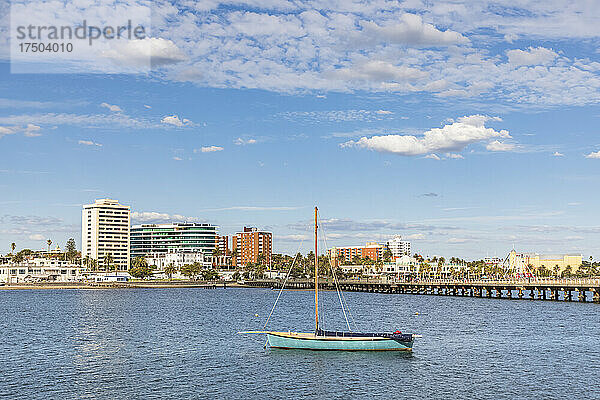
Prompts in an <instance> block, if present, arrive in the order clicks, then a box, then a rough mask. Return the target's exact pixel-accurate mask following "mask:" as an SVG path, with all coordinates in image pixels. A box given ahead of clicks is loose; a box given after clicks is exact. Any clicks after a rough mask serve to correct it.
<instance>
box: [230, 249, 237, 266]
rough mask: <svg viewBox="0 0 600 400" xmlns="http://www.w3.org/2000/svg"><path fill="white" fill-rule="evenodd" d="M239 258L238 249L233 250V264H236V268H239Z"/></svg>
mask: <svg viewBox="0 0 600 400" xmlns="http://www.w3.org/2000/svg"><path fill="white" fill-rule="evenodd" d="M237 256H238V252H237V249H233V250H231V264H235V265H236V266H237Z"/></svg>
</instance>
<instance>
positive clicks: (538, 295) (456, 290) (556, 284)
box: [245, 278, 600, 303]
mask: <svg viewBox="0 0 600 400" xmlns="http://www.w3.org/2000/svg"><path fill="white" fill-rule="evenodd" d="M282 283H283V282H282V281H280V280H257V281H248V282H245V285H247V286H252V287H267V288H273V289H278V288H281V285H282ZM285 287H286V289H312V288H314V281H312V280H290V281H288V282H287V283H286V285H285ZM338 287H339V288H340V289H341V290H344V291H347V292H369V293H388V294H421V295H434V296H464V297H485V298H493V299H508V300H546V301H578V302H582V303H600V279H578V278H577V279H534V278H532V279H516V280H451V279H442V280H426V281H411V282H394V281H386V280H344V281H339V282H338ZM319 289H324V290H335V283H334V282H333V281H332V280H325V279H323V280H322V281H320V282H319Z"/></svg>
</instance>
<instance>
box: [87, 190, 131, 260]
mask: <svg viewBox="0 0 600 400" xmlns="http://www.w3.org/2000/svg"><path fill="white" fill-rule="evenodd" d="M81 217H82V218H81V257H82V259H85V257H86V256H88V257H90V258H92V259H94V260H96V261H97V263H98V266H100V267H103V266H104V265H105V262H104V256H105V255H107V254H110V255H111V256H112V259H113V262H112V263H111V265H117V266H118V269H119V270H127V269H129V227H130V210H129V206H123V205H121V204H119V202H118V201H117V200H111V199H99V200H96V202H95V203H94V204H87V205H84V206H83V212H82V214H81Z"/></svg>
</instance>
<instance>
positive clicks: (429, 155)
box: [425, 153, 441, 161]
mask: <svg viewBox="0 0 600 400" xmlns="http://www.w3.org/2000/svg"><path fill="white" fill-rule="evenodd" d="M425 158H429V159H432V160H437V161H440V160H441V158H440V156H438V155H437V154H434V153H432V154H427V155H426V156H425Z"/></svg>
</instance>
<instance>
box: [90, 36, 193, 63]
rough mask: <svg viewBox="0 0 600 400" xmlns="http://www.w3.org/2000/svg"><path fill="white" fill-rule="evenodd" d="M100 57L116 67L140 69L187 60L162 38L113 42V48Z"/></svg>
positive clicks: (168, 41)
mask: <svg viewBox="0 0 600 400" xmlns="http://www.w3.org/2000/svg"><path fill="white" fill-rule="evenodd" d="M101 55H102V57H104V58H107V59H110V60H111V61H113V62H114V63H115V64H118V65H125V66H132V67H142V68H150V67H152V66H163V65H168V64H174V63H178V62H181V61H184V60H186V59H187V57H186V56H185V54H184V53H183V52H182V51H181V49H179V47H177V45H176V44H175V43H173V42H172V41H171V40H168V39H163V38H144V39H139V40H128V41H115V42H114V43H113V48H111V49H109V50H105V51H103V52H102V54H101Z"/></svg>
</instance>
